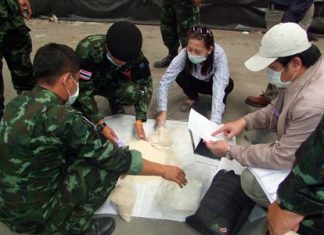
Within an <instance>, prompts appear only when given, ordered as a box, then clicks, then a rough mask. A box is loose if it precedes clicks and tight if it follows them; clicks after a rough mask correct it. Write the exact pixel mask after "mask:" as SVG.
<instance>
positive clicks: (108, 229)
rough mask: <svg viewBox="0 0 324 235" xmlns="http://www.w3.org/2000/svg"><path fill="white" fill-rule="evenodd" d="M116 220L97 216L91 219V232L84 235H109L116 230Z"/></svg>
mask: <svg viewBox="0 0 324 235" xmlns="http://www.w3.org/2000/svg"><path fill="white" fill-rule="evenodd" d="M115 226H116V224H115V220H114V219H113V218H112V217H110V216H104V215H101V216H95V217H93V218H92V219H91V227H90V230H88V231H87V232H85V233H84V235H109V234H112V232H113V231H114V230H115Z"/></svg>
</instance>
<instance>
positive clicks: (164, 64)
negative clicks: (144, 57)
mask: <svg viewBox="0 0 324 235" xmlns="http://www.w3.org/2000/svg"><path fill="white" fill-rule="evenodd" d="M174 57H175V56H173V55H170V54H169V55H167V56H166V57H164V58H163V59H162V60H160V61H155V62H154V63H153V67H154V68H166V67H168V66H169V64H170V63H171V61H172V60H173V58H174Z"/></svg>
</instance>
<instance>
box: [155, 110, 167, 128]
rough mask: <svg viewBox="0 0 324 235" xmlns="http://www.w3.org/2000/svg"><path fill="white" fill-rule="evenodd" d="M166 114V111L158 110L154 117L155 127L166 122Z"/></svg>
mask: <svg viewBox="0 0 324 235" xmlns="http://www.w3.org/2000/svg"><path fill="white" fill-rule="evenodd" d="M167 116H168V114H167V112H166V111H162V112H160V113H159V115H158V116H157V117H156V122H155V125H156V127H160V126H164V125H165V123H166V119H167Z"/></svg>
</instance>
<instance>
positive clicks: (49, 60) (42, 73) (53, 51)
mask: <svg viewBox="0 0 324 235" xmlns="http://www.w3.org/2000/svg"><path fill="white" fill-rule="evenodd" d="M78 71H79V59H78V56H77V55H76V54H75V52H74V51H73V49H72V48H70V47H68V46H66V45H62V44H57V43H49V44H46V45H45V46H43V47H41V48H39V49H38V50H37V52H36V55H35V57H34V64H33V72H34V77H35V79H36V80H42V81H45V82H46V83H48V84H49V85H52V84H54V83H55V81H56V78H57V77H58V76H60V75H62V74H63V73H66V72H71V73H77V72H78Z"/></svg>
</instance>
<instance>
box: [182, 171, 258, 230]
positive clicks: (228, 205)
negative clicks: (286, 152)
mask: <svg viewBox="0 0 324 235" xmlns="http://www.w3.org/2000/svg"><path fill="white" fill-rule="evenodd" d="M254 204H255V203H254V202H253V201H252V200H251V199H249V198H248V197H247V196H246V195H245V193H244V192H243V190H242V188H241V182H240V176H239V175H235V173H234V171H226V170H221V171H219V172H218V173H217V174H216V175H215V177H214V179H213V181H212V183H211V185H210V187H209V189H208V190H207V192H206V195H205V196H204V198H203V199H202V201H201V203H200V206H199V208H198V210H197V211H196V213H195V214H194V215H191V216H188V217H187V218H186V223H187V224H189V225H190V226H191V227H193V228H195V229H196V230H198V231H199V232H201V233H202V234H208V235H209V234H210V235H234V234H236V233H237V232H238V231H239V229H240V228H241V227H242V225H243V224H244V223H245V221H246V220H247V218H248V216H249V214H250V212H251V210H252V208H253V206H254Z"/></svg>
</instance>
